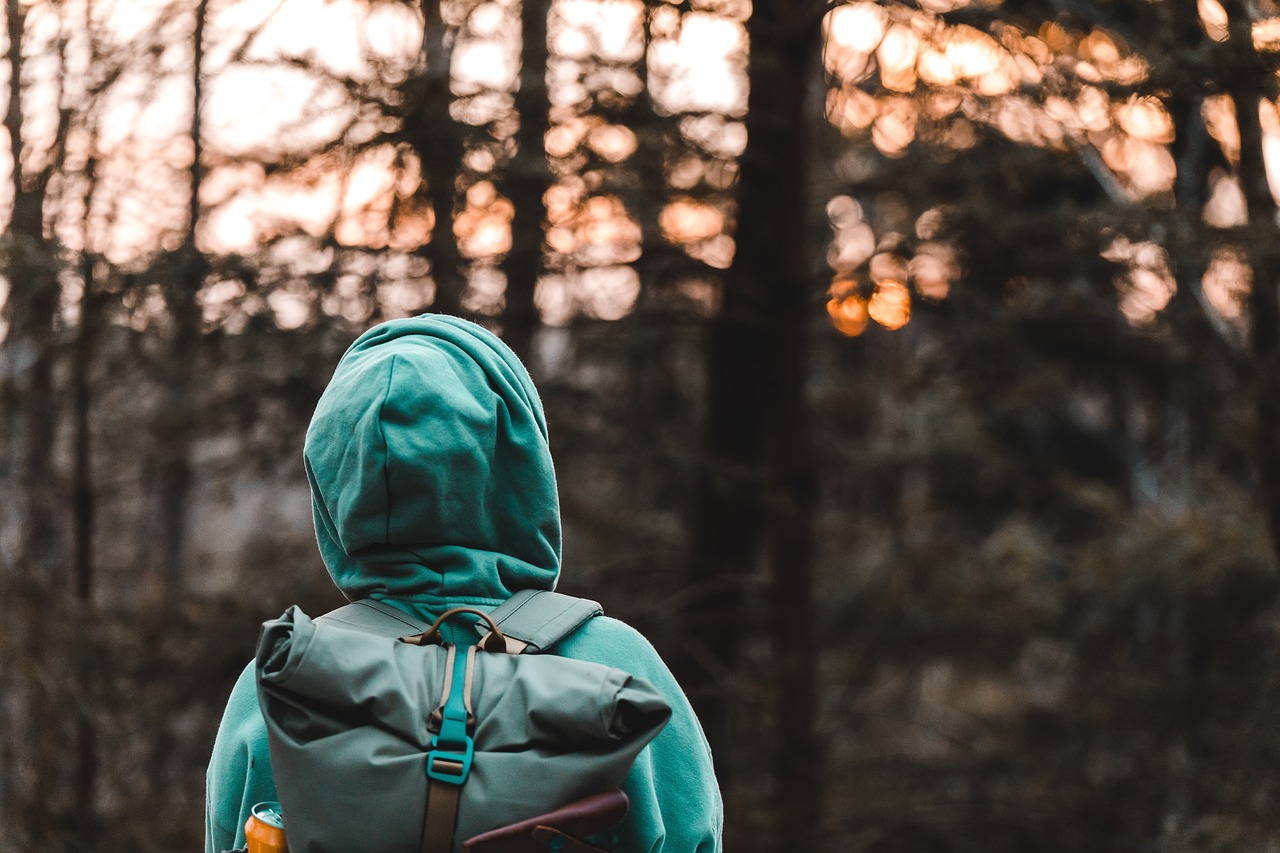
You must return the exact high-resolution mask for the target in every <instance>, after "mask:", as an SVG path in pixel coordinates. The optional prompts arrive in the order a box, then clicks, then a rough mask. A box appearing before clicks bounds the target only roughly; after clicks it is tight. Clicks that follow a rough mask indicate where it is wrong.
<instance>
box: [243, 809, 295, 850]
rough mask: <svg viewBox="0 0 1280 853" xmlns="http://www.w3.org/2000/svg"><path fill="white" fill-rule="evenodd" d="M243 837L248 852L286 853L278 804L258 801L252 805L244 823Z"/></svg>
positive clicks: (286, 846)
mask: <svg viewBox="0 0 1280 853" xmlns="http://www.w3.org/2000/svg"><path fill="white" fill-rule="evenodd" d="M244 839H245V842H246V846H247V847H248V848H249V853H288V850H289V844H288V842H287V841H285V838H284V818H283V817H282V816H281V814H280V804H279V803H258V804H257V805H256V806H254V807H253V809H251V810H250V812H249V819H248V820H247V821H245V824H244Z"/></svg>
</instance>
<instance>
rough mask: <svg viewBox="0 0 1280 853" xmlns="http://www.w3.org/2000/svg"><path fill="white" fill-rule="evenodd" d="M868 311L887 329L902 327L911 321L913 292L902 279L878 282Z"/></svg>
mask: <svg viewBox="0 0 1280 853" xmlns="http://www.w3.org/2000/svg"><path fill="white" fill-rule="evenodd" d="M867 313H868V314H870V315H871V319H872V320H875V321H876V322H877V323H879V324H880V325H881V326H884V327H885V328H886V329H901V328H902V327H903V326H905V325H907V323H909V322H910V321H911V294H910V293H909V292H908V291H907V286H906V285H905V284H903V283H902V282H900V281H893V280H891V279H890V280H887V281H882V282H879V283H877V284H876V292H875V293H874V294H872V296H871V301H870V302H869V303H868V304H867Z"/></svg>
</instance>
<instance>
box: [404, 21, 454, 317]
mask: <svg viewBox="0 0 1280 853" xmlns="http://www.w3.org/2000/svg"><path fill="white" fill-rule="evenodd" d="M423 16H424V18H425V23H424V25H423V26H424V29H423V39H422V56H421V58H420V60H419V63H418V70H417V73H416V74H413V75H411V76H410V78H409V80H408V81H406V83H405V89H406V98H405V101H406V104H407V107H406V112H405V127H404V129H405V134H406V137H407V141H408V142H409V144H410V145H411V146H412V147H413V150H414V153H416V154H417V155H418V162H419V163H420V164H421V168H422V172H423V175H424V176H425V177H426V181H427V195H428V197H429V199H430V203H431V211H432V215H433V217H434V221H433V223H432V226H431V242H430V243H428V244H427V245H426V246H425V247H423V250H422V253H423V254H424V255H425V256H426V258H427V260H428V261H429V262H430V263H431V278H432V280H433V281H434V282H435V287H436V293H435V299H434V301H433V303H432V308H433V309H434V310H436V311H439V312H442V313H445V314H455V315H456V314H461V313H462V293H463V290H465V288H466V279H465V278H464V276H463V270H462V256H461V254H460V253H459V252H458V238H457V236H456V235H455V234H454V233H453V223H454V209H455V205H456V203H457V180H458V175H459V174H460V173H461V171H462V155H463V141H464V135H465V128H464V127H463V126H462V125H461V124H460V123H459V122H457V121H455V120H454V119H453V118H452V116H451V115H450V114H449V105H450V104H451V103H452V101H453V93H452V92H451V91H450V88H449V81H450V66H451V64H452V62H453V44H452V42H451V41H450V33H449V31H448V26H447V25H446V24H445V21H444V17H443V16H442V14H441V9H440V0H424V3H423Z"/></svg>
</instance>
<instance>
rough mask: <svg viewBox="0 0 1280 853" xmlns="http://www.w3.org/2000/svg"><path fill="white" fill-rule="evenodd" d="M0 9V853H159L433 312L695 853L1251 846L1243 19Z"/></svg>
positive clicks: (1272, 559)
mask: <svg viewBox="0 0 1280 853" xmlns="http://www.w3.org/2000/svg"><path fill="white" fill-rule="evenodd" d="M6 6H7V12H6V22H7V23H6V33H7V40H6V41H4V42H3V43H4V44H6V47H5V57H6V61H5V62H4V63H3V67H4V68H5V69H6V74H7V80H8V85H7V88H6V90H5V102H6V103H7V107H6V110H5V112H4V119H3V122H4V129H5V131H6V133H4V134H0V136H3V137H4V138H6V139H7V140H8V143H7V144H8V148H7V149H6V152H5V153H4V154H3V155H0V171H3V170H8V171H7V172H6V174H5V179H4V181H3V183H2V184H0V215H2V217H3V219H2V220H0V221H3V222H4V223H5V231H4V234H3V240H2V242H0V257H2V262H3V272H4V277H3V279H0V303H2V304H3V310H2V313H0V341H2V342H0V602H2V605H0V850H4V851H10V850H12V851H22V850H42V851H43V850H83V851H96V850H113V851H116V850H139V851H142V850H179V849H198V846H199V845H200V843H201V835H202V828H203V820H202V809H203V788H204V781H203V775H204V768H205V763H206V760H207V757H208V754H209V751H210V748H211V745H212V741H213V735H214V732H215V730H216V726H217V722H218V719H219V715H220V713H221V710H222V706H223V703H224V701H225V698H226V695H227V693H228V691H229V689H230V686H231V684H232V682H233V680H234V678H235V676H236V674H237V673H238V672H239V670H240V669H241V667H242V666H243V665H244V663H245V662H246V661H247V660H248V658H249V656H250V654H251V651H252V649H253V646H254V643H255V641H256V636H257V626H258V624H259V623H260V622H261V621H262V620H263V619H265V618H269V617H272V616H274V615H277V614H278V613H279V612H281V611H282V610H283V609H284V608H285V607H286V606H288V605H289V604H291V603H295V602H296V603H300V604H302V605H303V607H304V608H305V609H307V610H308V611H309V612H320V611H323V610H325V609H328V608H329V607H331V606H335V605H337V604H339V603H340V601H339V598H338V595H337V593H336V592H335V591H334V590H333V589H332V587H331V585H330V583H329V580H328V578H327V576H326V575H325V573H324V571H323V568H322V566H321V564H320V562H319V559H318V556H317V554H316V549H315V545H314V542H313V539H312V533H311V521H310V510H309V501H308V496H307V491H306V483H305V479H304V476H303V471H302V465H301V459H300V448H301V442H302V431H303V429H304V427H305V424H306V422H307V420H308V418H309V416H310V413H311V409H312V407H313V405H314V403H315V400H316V399H317V397H318V395H319V393H320V391H321V389H322V388H323V386H324V384H325V382H326V380H327V378H328V376H329V374H330V372H331V370H332V367H333V365H334V363H335V362H336V360H337V358H338V356H339V355H340V354H341V352H342V351H343V349H344V348H345V346H346V345H347V344H348V343H349V342H350V341H351V340H352V339H353V338H354V336H355V335H356V334H357V333H358V332H359V331H361V330H362V329H364V328H365V327H367V326H368V325H370V324H372V323H374V322H376V321H378V320H381V319H384V318H388V317H395V316H403V315H407V314H411V313H416V312H419V311H422V310H434V311H444V312H450V313H456V314H460V315H462V316H466V317H470V318H473V319H476V320H478V321H479V322H482V323H484V324H486V325H488V326H489V327H491V328H493V329H494V330H496V331H498V332H499V333H500V334H502V335H503V336H504V338H505V339H506V340H508V341H509V342H510V343H511V345H512V346H513V347H514V348H515V349H516V350H517V352H519V353H520V354H521V356H522V357H523V358H524V359H525V360H526V362H527V363H528V364H529V366H530V369H531V371H532V373H533V374H534V377H535V380H536V381H537V382H538V383H539V386H540V388H541V390H542V393H543V395H544V398H545V402H546V405H547V409H548V414H549V419H550V422H551V427H552V440H553V451H554V453H555V455H556V458H557V462H558V466H559V473H560V483H561V489H562V502H563V509H564V515H565V523H566V557H565V570H564V575H563V581H562V585H561V589H562V590H564V591H567V592H570V593H575V594H580V595H587V596H592V597H596V598H598V599H599V600H601V601H602V602H603V603H604V605H605V608H606V610H608V611H609V612H611V613H613V614H614V615H617V616H620V617H622V618H624V619H626V620H628V621H630V622H632V623H633V624H635V625H636V626H637V627H639V628H640V629H641V630H642V631H644V632H645V633H646V634H647V635H649V636H650V637H651V638H652V639H653V640H654V642H655V644H656V645H657V646H658V648H659V649H660V650H661V651H662V652H663V654H664V655H665V656H666V657H667V659H668V660H669V661H671V663H672V665H673V666H674V667H675V669H676V670H677V672H678V674H679V675H680V676H681V678H682V679H683V682H684V683H685V685H686V687H687V689H688V690H689V692H690V695H691V698H692V699H693V700H694V701H695V704H696V705H697V707H698V709H699V712H700V714H701V715H702V718H703V721H704V723H705V725H706V728H707V731H708V734H709V736H710V738H711V740H712V743H713V748H714V749H715V753H716V758H717V761H718V763H719V765H720V773H721V774H722V782H723V785H724V790H725V796H726V805H727V817H728V830H727V839H726V840H727V844H728V849H730V850H734V851H738V850H741V851H763V850H783V849H791V850H827V851H844V850H865V851H904V853H913V851H984V853H1001V851H1023V850H1026V851H1080V850H1094V851H1135V850H1147V851H1156V850H1159V851H1166V850H1167V851H1175V850H1176V851H1264V850H1265V851H1275V850H1280V605H1278V604H1277V591H1278V590H1280V584H1278V578H1277V557H1276V554H1277V542H1280V239H1278V238H1280V226H1278V225H1277V212H1278V211H1277V201H1276V199H1277V195H1278V192H1277V191H1278V190H1280V106H1278V105H1277V95H1278V94H1280V92H1278V91H1277V71H1278V69H1280V8H1277V6H1276V4H1275V3H1274V2H1273V0H1110V2H1106V0H1020V2H1012V0H1010V2H1003V3H1002V2H1000V0H968V2H966V0H917V2H896V0H884V2H873V0H860V2H850V3H836V4H834V5H831V4H826V3H824V2H821V0H754V2H753V0H674V1H673V2H667V1H666V0H549V2H546V3H539V2H534V0H525V2H524V3H523V4H522V3H521V2H520V0H422V2H421V3H420V4H419V3H411V2H401V0H32V2H26V0H7V4H6ZM353 817H355V816H353Z"/></svg>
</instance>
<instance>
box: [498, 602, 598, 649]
mask: <svg viewBox="0 0 1280 853" xmlns="http://www.w3.org/2000/svg"><path fill="white" fill-rule="evenodd" d="M603 612H604V610H603V609H602V608H601V607H600V604H599V603H598V602H595V601H592V600H590V599H588V598H574V597H573V596H572V595H561V594H560V593H558V592H550V591H549V590H545V589H523V590H521V591H520V592H517V593H516V594H515V595H513V596H511V597H510V598H508V599H507V600H506V601H504V602H503V603H502V604H500V605H498V606H497V607H496V608H494V609H493V610H492V611H490V613H489V618H491V619H493V621H494V622H497V623H498V628H499V629H501V631H502V633H503V634H505V635H506V636H507V651H509V652H510V653H511V654H521V653H525V654H536V653H537V652H545V651H546V650H548V649H550V648H551V647H552V646H554V645H555V644H556V643H558V642H560V641H561V640H563V639H564V638H565V637H567V636H569V635H570V634H572V633H573V632H574V631H576V630H578V628H580V627H581V626H582V624H583V623H584V622H586V621H587V620H588V619H591V618H593V617H595V616H599V615H600V614H602V613H603ZM476 630H477V631H478V632H479V633H480V634H482V635H484V634H488V630H487V628H486V626H485V625H484V623H478V624H477V625H476ZM513 640H514V641H516V642H514V643H513V642H512V641H513Z"/></svg>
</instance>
